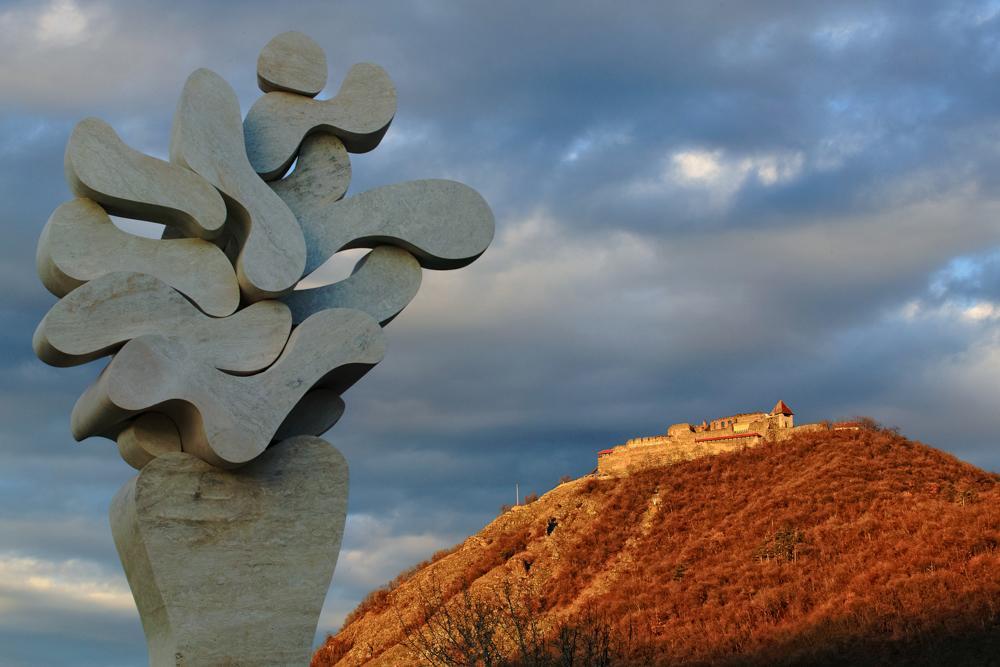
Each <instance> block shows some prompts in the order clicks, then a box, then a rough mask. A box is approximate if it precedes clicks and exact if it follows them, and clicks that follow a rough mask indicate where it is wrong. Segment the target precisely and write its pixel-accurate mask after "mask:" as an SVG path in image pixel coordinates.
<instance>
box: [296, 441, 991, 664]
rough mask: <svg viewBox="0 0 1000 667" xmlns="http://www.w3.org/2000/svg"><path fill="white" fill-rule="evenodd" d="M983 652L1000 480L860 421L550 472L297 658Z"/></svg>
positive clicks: (903, 658)
mask: <svg viewBox="0 0 1000 667" xmlns="http://www.w3.org/2000/svg"><path fill="white" fill-rule="evenodd" d="M559 654H562V655H563V656H572V657H573V660H574V662H569V660H568V658H566V659H565V660H564V661H563V662H556V661H555V660H556V658H557V657H558V655H559ZM998 656H1000V476H998V475H996V474H992V473H988V472H985V471H983V470H981V469H978V468H976V467H974V466H971V465H969V464H966V463H964V462H962V461H959V460H958V459H956V458H954V457H952V456H950V455H948V454H945V453H943V452H941V451H938V450H935V449H933V448H930V447H928V446H926V445H923V444H920V443H917V442H913V441H910V440H907V439H905V438H903V437H901V436H899V435H897V434H896V433H894V432H891V431H887V430H885V429H879V428H867V429H863V430H858V431H823V432H814V433H805V434H800V435H796V436H794V437H793V438H792V439H790V440H788V441H786V442H781V443H771V444H764V445H761V446H759V447H756V448H753V449H746V450H743V451H738V452H731V453H727V454H721V455H718V456H712V457H706V458H702V459H696V460H692V461H687V462H684V463H680V464H677V465H673V466H669V467H665V468H660V469H655V470H648V471H644V472H641V473H638V474H635V475H632V476H630V477H625V478H621V479H608V480H600V479H596V478H593V477H584V478H581V479H578V480H575V481H572V482H568V483H565V484H561V485H559V486H558V487H556V488H555V489H553V490H552V491H550V492H549V493H547V494H545V495H544V496H542V497H541V498H540V499H538V500H536V501H534V502H533V503H531V504H529V505H526V506H522V507H519V508H515V509H514V510H511V511H507V512H505V513H503V514H501V515H500V516H499V517H498V518H497V519H496V520H495V521H493V522H492V523H490V524H489V525H488V526H486V527H485V528H484V529H483V530H482V531H481V532H480V533H479V534H477V535H474V536H472V537H470V538H468V539H467V540H466V541H465V542H463V543H462V544H460V545H458V546H457V547H455V548H454V549H452V550H449V551H446V552H442V553H439V554H436V555H435V557H434V558H433V559H431V560H430V561H428V562H426V563H422V564H421V565H419V566H417V567H415V568H413V569H412V570H410V571H408V572H405V573H403V574H402V575H400V577H399V578H397V580H396V581H394V582H392V583H391V584H390V585H389V586H387V587H386V588H384V589H381V590H378V591H375V592H373V593H372V594H371V595H369V597H368V598H367V599H366V600H365V601H364V602H362V604H361V605H360V606H359V607H358V608H357V609H356V610H355V611H354V612H353V613H352V614H351V615H350V616H349V617H348V619H347V620H346V622H345V624H344V627H343V628H342V629H341V631H340V632H339V633H337V634H336V635H335V636H332V637H330V638H328V640H327V642H326V644H325V645H324V646H323V647H321V648H320V650H319V651H318V652H317V653H316V655H315V657H314V659H313V663H312V664H313V667H325V666H327V665H360V664H372V665H409V664H428V663H436V664H476V663H475V660H477V659H478V660H481V663H480V664H494V665H499V664H539V665H540V664H588V665H589V664H606V665H614V664H685V665H687V664H690V665H696V664H705V665H707V664H713V665H715V664H740V665H743V664H761V665H765V664H766V665H773V664H831V665H832V664H952V665H953V664H976V665H979V664H1000V662H998V661H1000V658H998ZM991 661H992V662H991Z"/></svg>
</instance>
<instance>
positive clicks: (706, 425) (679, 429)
mask: <svg viewBox="0 0 1000 667" xmlns="http://www.w3.org/2000/svg"><path fill="white" fill-rule="evenodd" d="M818 428H821V427H820V426H819V425H818V424H807V425H805V426H799V427H796V426H795V413H794V412H792V409H791V408H790V407H788V404H787V403H785V402H784V401H778V403H777V404H776V405H775V406H774V409H773V410H771V411H770V412H742V413H740V414H736V415H730V416H728V417H720V418H718V419H713V420H711V421H703V422H701V423H700V424H695V425H692V424H688V423H683V424H673V425H672V426H670V428H668V429H667V432H666V434H664V435H652V436H647V437H641V438H632V439H631V440H628V441H627V442H626V443H625V444H623V445H618V446H617V447H612V448H611V449H604V450H601V451H600V452H598V454H597V474H598V475H603V476H620V475H625V474H628V473H630V472H635V471H637V470H641V469H644V468H656V467H660V466H663V465H668V464H670V463H676V462H678V461H685V460H688V459H694V458H698V457H701V456H709V455H711V454H719V453H721V452H728V451H732V450H734V449H741V448H743V447H753V446H756V445H759V444H760V443H762V442H768V441H777V440H783V439H785V438H787V437H788V436H789V435H791V434H792V433H793V432H794V431H800V430H813V429H818Z"/></svg>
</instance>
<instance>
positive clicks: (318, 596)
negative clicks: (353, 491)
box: [111, 436, 347, 667]
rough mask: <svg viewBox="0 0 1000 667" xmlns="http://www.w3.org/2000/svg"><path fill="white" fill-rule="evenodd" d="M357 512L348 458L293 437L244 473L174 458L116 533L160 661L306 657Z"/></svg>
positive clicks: (270, 661) (144, 481)
mask: <svg viewBox="0 0 1000 667" xmlns="http://www.w3.org/2000/svg"><path fill="white" fill-rule="evenodd" d="M346 514H347V463H346V462H345V461H344V458H343V456H342V455H341V454H340V452H338V451H337V450H336V449H335V448H333V447H332V446H331V445H330V444H328V443H326V442H324V441H323V440H320V439H319V438H313V437H309V436H299V437H295V438H290V439H288V440H285V441H283V442H281V443H278V444H276V445H274V446H272V447H271V448H270V449H268V450H267V451H266V452H265V453H264V454H263V455H261V456H260V457H259V458H258V459H256V460H254V461H253V462H252V463H250V464H248V465H246V466H244V467H243V468H240V469H238V470H222V469H219V468H215V467H213V466H211V465H209V464H207V463H205V462H203V461H201V460H200V459H198V458H195V457H193V456H190V455H188V454H183V453H179V452H178V453H168V454H165V455H163V456H161V457H159V458H157V459H155V460H154V461H152V462H151V463H149V464H148V465H146V466H145V467H144V468H143V469H142V471H141V472H140V473H139V475H137V476H136V477H134V478H133V479H132V480H131V481H130V482H128V483H127V484H125V486H123V487H122V488H121V490H120V491H119V492H118V494H117V495H116V496H115V499H114V501H113V502H112V505H111V531H112V534H113V535H114V539H115V546H116V547H117V548H118V555H119V557H120V558H121V561H122V566H123V567H124V569H125V575H126V577H128V582H129V586H130V587H131V588H132V595H133V597H134V598H135V602H136V606H137V607H138V609H139V615H140V617H141V618H142V627H143V630H144V632H145V633H146V642H147V645H148V647H149V662H150V665H151V666H152V667H161V666H163V667H167V666H169V667H180V666H184V667H195V666H201V665H206V666H207V665H240V666H241V667H246V666H249V665H260V666H264V665H268V666H273V665H308V664H309V659H310V656H311V653H312V642H313V637H314V636H315V632H316V624H317V622H318V620H319V614H320V610H321V609H322V606H323V600H324V598H325V597H326V591H327V588H328V587H329V585H330V578H331V577H332V576H333V570H334V567H335V565H336V563H337V555H338V553H339V551H340V541H341V537H342V536H343V531H344V520H345V518H346Z"/></svg>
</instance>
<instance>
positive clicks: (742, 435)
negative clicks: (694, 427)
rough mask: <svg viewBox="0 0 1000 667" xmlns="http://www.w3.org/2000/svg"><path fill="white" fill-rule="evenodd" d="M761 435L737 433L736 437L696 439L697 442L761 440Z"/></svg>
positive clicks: (721, 436) (724, 436)
mask: <svg viewBox="0 0 1000 667" xmlns="http://www.w3.org/2000/svg"><path fill="white" fill-rule="evenodd" d="M759 437H760V433H749V432H747V433H736V434H735V435H717V436H715V437H713V438H695V439H694V441H695V442H711V441H713V440H736V439H737V438H759Z"/></svg>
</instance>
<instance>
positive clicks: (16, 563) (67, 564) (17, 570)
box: [0, 553, 135, 625]
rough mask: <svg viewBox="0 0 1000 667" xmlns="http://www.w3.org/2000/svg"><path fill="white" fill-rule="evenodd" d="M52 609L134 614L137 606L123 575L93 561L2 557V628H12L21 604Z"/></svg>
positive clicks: (0, 562)
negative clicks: (106, 569)
mask: <svg viewBox="0 0 1000 667" xmlns="http://www.w3.org/2000/svg"><path fill="white" fill-rule="evenodd" d="M26 598H30V599H31V600H32V601H33V604H38V603H39V602H44V603H45V605H46V606H48V607H50V608H57V609H64V610H82V609H87V610H90V611H101V612H114V613H119V614H129V615H131V614H133V613H134V612H135V603H134V602H133V600H132V593H131V591H130V590H129V587H128V583H127V582H126V581H125V577H124V575H123V574H120V573H117V574H109V573H108V572H106V571H105V570H104V569H103V568H102V567H100V566H99V565H97V564H96V563H93V562H91V561H85V560H76V559H72V560H63V561H52V560H45V559H42V558H32V557H28V556H20V555H16V554H12V553H5V554H0V625H9V621H10V620H11V619H10V615H17V614H18V612H19V610H20V606H21V604H20V603H21V601H22V600H24V599H26Z"/></svg>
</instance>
